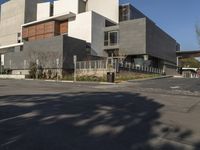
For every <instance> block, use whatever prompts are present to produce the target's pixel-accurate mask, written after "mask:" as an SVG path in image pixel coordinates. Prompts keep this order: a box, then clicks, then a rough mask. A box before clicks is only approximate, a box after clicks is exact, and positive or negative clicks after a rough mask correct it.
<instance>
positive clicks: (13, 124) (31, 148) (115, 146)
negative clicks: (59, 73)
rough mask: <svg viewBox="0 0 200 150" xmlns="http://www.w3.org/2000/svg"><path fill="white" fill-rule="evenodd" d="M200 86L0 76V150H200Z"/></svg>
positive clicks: (174, 82)
mask: <svg viewBox="0 0 200 150" xmlns="http://www.w3.org/2000/svg"><path fill="white" fill-rule="evenodd" d="M199 85H200V81H199V80H191V79H181V80H177V79H160V80H154V81H153V80H152V81H145V82H134V83H126V84H120V85H99V84H73V83H51V82H43V81H23V80H0V150H55V149H58V150H94V149H95V150H138V149H144V150H147V149H148V150H151V149H152V150H155V149H158V150H160V149H162V150H165V149H166V150H179V149H180V150H184V149H185V150H190V149H191V150H198V149H200V98H199V96H198V94H199V92H200V89H199ZM174 87H176V88H174ZM180 91H182V93H181V92H180Z"/></svg>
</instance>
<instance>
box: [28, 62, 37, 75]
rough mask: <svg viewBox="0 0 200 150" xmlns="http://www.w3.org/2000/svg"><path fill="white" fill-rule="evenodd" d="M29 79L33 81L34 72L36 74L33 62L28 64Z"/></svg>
mask: <svg viewBox="0 0 200 150" xmlns="http://www.w3.org/2000/svg"><path fill="white" fill-rule="evenodd" d="M29 70H30V71H29V77H30V78H33V79H35V78H36V72H37V64H36V63H34V62H31V63H30V67H29Z"/></svg>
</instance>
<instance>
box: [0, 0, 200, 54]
mask: <svg viewBox="0 0 200 150" xmlns="http://www.w3.org/2000/svg"><path fill="white" fill-rule="evenodd" d="M3 1H4V0H0V3H1V2H3ZM121 3H132V4H133V5H134V6H135V7H136V8H137V9H139V10H140V11H142V12H143V13H144V14H145V15H146V16H148V17H149V18H150V19H151V20H152V21H154V22H155V23H156V24H157V25H158V26H159V27H160V28H162V29H163V30H164V31H165V32H167V33H168V34H169V35H171V36H172V37H173V38H174V39H176V40H177V42H178V43H180V45H181V50H198V49H200V45H198V41H197V37H196V33H195V25H196V24H198V23H199V24H200V0H121Z"/></svg>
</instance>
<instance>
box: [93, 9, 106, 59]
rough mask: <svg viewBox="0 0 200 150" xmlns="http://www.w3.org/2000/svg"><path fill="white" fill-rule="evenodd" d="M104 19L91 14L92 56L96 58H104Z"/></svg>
mask: <svg viewBox="0 0 200 150" xmlns="http://www.w3.org/2000/svg"><path fill="white" fill-rule="evenodd" d="M105 20H106V18H105V17H103V16H101V15H99V14H97V13H94V12H93V13H92V44H91V49H92V54H93V55H97V56H104V53H103V48H104V28H105Z"/></svg>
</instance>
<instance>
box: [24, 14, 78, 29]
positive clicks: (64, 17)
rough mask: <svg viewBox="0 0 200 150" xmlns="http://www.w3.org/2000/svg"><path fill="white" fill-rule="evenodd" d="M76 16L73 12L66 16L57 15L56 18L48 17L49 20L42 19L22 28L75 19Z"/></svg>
mask: <svg viewBox="0 0 200 150" xmlns="http://www.w3.org/2000/svg"><path fill="white" fill-rule="evenodd" d="M75 16H76V14H74V13H72V12H66V13H64V14H60V15H56V16H52V17H48V18H44V19H41V20H36V21H33V22H29V23H26V24H23V25H22V27H27V26H31V25H34V24H38V23H43V22H46V21H64V20H67V19H69V18H72V17H75Z"/></svg>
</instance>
